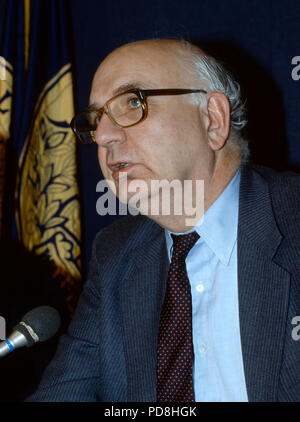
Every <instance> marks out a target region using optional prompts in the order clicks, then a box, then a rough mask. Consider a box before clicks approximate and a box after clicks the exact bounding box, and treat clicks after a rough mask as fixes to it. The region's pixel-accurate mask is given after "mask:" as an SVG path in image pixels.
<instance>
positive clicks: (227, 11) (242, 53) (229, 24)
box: [71, 0, 300, 271]
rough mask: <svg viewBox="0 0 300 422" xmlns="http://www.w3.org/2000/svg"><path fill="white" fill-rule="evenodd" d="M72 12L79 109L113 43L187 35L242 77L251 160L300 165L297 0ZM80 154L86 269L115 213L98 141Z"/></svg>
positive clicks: (223, 0)
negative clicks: (105, 188)
mask: <svg viewBox="0 0 300 422" xmlns="http://www.w3.org/2000/svg"><path fill="white" fill-rule="evenodd" d="M71 13H72V15H71V20H72V43H73V46H74V66H75V67H74V70H75V93H76V106H77V107H78V110H81V109H83V108H85V107H86V106H87V105H88V101H89V90H90V85H91V81H92V77H93V74H94V72H95V70H96V69H97V67H98V65H99V63H100V62H101V61H102V60H103V58H104V57H105V56H106V55H107V54H108V53H109V52H111V51H112V50H113V49H114V48H116V47H118V46H119V45H122V44H124V43H127V42H131V41H136V40H141V39H147V38H161V37H171V38H174V37H175V38H184V39H187V40H188V41H192V42H195V43H197V44H198V45H199V46H201V47H204V49H206V50H207V51H208V52H210V53H212V54H213V55H215V56H216V57H217V58H219V59H220V60H222V61H223V62H225V64H227V67H228V68H229V69H230V70H231V71H233V73H234V74H235V75H236V77H237V79H238V80H239V82H240V84H241V86H242V88H243V94H244V98H246V100H247V108H248V120H249V124H248V129H247V133H246V135H247V137H248V139H249V141H250V146H251V150H252V160H253V161H254V162H256V163H260V164H263V165H267V166H271V167H274V168H277V169H278V170H285V169H289V170H296V171H298V169H299V167H300V146H299V142H300V119H299V117H300V80H299V81H294V80H293V79H292V76H291V72H292V69H293V67H294V66H292V64H291V61H292V58H293V57H294V56H300V2H299V0H286V1H283V0H247V1H246V0H243V1H241V0H214V1H209V0H185V1H183V0H151V1H142V0H140V1H138V0H128V1H126V0H114V1H110V0H85V1H83V0H71ZM298 73H299V74H300V71H299V72H298ZM79 156H80V172H81V175H80V178H81V190H82V197H83V204H82V205H83V207H82V209H83V224H84V227H83V230H84V235H85V237H84V250H83V257H84V263H85V271H86V270H87V268H88V262H89V258H90V251H91V244H92V241H93V238H94V236H95V234H96V232H97V231H98V230H99V229H101V227H103V226H105V225H107V224H109V223H110V222H111V221H113V220H114V219H115V217H112V216H99V215H97V213H96V201H97V199H98V197H99V195H100V194H99V193H97V192H96V184H97V182H98V181H99V180H100V179H101V178H102V175H101V173H100V169H99V166H98V162H97V151H96V146H91V147H84V146H80V154H79Z"/></svg>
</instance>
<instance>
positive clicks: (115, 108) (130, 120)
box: [108, 92, 143, 126]
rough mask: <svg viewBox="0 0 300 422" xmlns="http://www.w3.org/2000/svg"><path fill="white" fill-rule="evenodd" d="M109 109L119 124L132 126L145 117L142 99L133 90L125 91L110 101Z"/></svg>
mask: <svg viewBox="0 0 300 422" xmlns="http://www.w3.org/2000/svg"><path fill="white" fill-rule="evenodd" d="M108 111H109V113H110V115H111V116H112V117H113V119H114V120H115V121H116V123H117V124H118V125H120V126H131V125H134V124H135V123H138V122H139V121H140V120H141V119H142V118H143V106H142V100H141V99H140V97H139V96H138V95H137V94H135V93H133V92H125V93H124V94H122V95H119V96H118V97H117V98H114V99H113V100H112V101H111V102H110V103H109V105H108Z"/></svg>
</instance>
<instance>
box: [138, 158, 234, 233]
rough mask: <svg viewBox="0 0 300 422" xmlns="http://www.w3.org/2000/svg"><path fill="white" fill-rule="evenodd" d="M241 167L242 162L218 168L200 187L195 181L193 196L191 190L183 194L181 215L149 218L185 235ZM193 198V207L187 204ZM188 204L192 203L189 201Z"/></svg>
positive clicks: (148, 214)
mask: <svg viewBox="0 0 300 422" xmlns="http://www.w3.org/2000/svg"><path fill="white" fill-rule="evenodd" d="M239 165H240V161H238V162H235V163H234V164H233V163H231V165H228V164H227V165H226V166H225V165H224V166H218V168H217V169H215V171H214V172H213V174H212V176H211V178H209V179H208V180H204V181H203V182H202V181H201V182H202V183H198V185H197V184H196V180H194V182H195V184H196V186H195V184H193V191H192V195H191V194H189V193H188V192H190V193H191V191H189V190H186V191H184V192H183V195H182V199H183V200H182V204H183V206H182V208H181V210H182V212H181V213H180V214H176V213H174V212H173V213H170V214H169V215H164V214H163V213H160V214H159V215H154V214H151V213H150V212H149V213H146V214H147V216H148V217H149V218H150V219H152V220H153V221H155V222H156V223H157V224H159V225H160V226H161V227H163V228H165V229H167V230H169V231H172V232H175V233H184V232H186V231H188V230H191V229H192V228H193V227H194V226H195V225H196V224H197V223H198V221H199V220H200V219H201V218H202V217H203V215H204V214H205V212H206V211H207V210H208V208H209V207H210V206H211V205H212V204H213V203H214V202H215V201H216V200H217V198H218V197H219V196H220V195H221V193H222V192H223V191H224V190H225V188H226V187H227V185H228V184H229V183H230V181H231V180H232V178H233V177H234V175H235V173H236V171H237V170H238V168H239ZM198 182H199V181H198ZM191 197H192V198H193V200H192V207H191V206H190V204H186V203H185V202H186V201H185V198H191ZM171 202H172V204H173V203H174V201H171ZM188 202H189V203H190V201H189V200H188ZM170 210H171V211H174V207H172V206H171V207H170ZM192 211H193V214H192Z"/></svg>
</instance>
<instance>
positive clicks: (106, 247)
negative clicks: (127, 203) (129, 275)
mask: <svg viewBox="0 0 300 422" xmlns="http://www.w3.org/2000/svg"><path fill="white" fill-rule="evenodd" d="M162 231H163V229H162V228H161V227H160V226H159V225H158V224H156V223H154V222H153V221H152V220H150V219H149V218H148V217H145V216H143V215H140V214H139V215H137V216H132V215H128V216H126V217H123V218H120V219H118V220H116V221H115V222H114V223H112V224H110V225H108V226H106V227H104V228H103V229H102V230H100V231H99V232H98V233H97V235H96V237H95V240H94V243H93V250H94V252H96V255H97V256H98V257H99V252H100V251H101V256H102V257H103V258H106V255H110V256H111V254H113V255H116V254H117V255H119V256H120V254H125V253H126V252H130V251H131V250H133V249H135V248H136V247H138V246H139V244H141V243H143V242H145V241H147V240H148V239H150V238H151V237H152V236H155V235H157V234H159V233H162Z"/></svg>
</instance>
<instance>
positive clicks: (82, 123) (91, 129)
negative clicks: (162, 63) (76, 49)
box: [70, 88, 207, 144]
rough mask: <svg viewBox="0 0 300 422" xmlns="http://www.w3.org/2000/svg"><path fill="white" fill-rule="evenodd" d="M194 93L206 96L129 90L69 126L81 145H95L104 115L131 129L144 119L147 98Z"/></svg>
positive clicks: (176, 90)
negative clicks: (98, 128)
mask: <svg viewBox="0 0 300 422" xmlns="http://www.w3.org/2000/svg"><path fill="white" fill-rule="evenodd" d="M195 92H202V93H204V94H207V92H206V91H204V90H203V89H146V90H145V89H138V88H134V89H130V90H128V91H125V92H122V93H121V94H118V95H115V96H114V97H112V98H110V99H109V100H108V101H106V103H105V104H104V106H103V107H101V108H99V109H96V108H94V107H88V108H87V109H86V110H85V111H82V112H81V113H79V114H77V115H76V116H75V117H73V119H72V121H71V123H70V126H71V128H72V130H73V132H74V133H75V135H76V136H77V137H78V139H79V140H80V141H81V142H82V143H83V144H92V143H95V142H96V141H95V131H96V129H97V126H98V124H99V122H100V119H101V117H102V116H103V114H104V113H105V114H106V115H107V116H108V117H109V118H110V120H111V121H112V122H113V123H114V124H115V125H117V126H119V127H123V128H126V127H131V126H134V125H137V124H138V123H140V122H142V121H143V120H145V119H146V117H147V115H148V103H147V97H150V96H158V95H183V94H191V93H195Z"/></svg>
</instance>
